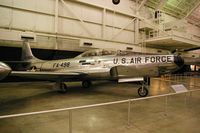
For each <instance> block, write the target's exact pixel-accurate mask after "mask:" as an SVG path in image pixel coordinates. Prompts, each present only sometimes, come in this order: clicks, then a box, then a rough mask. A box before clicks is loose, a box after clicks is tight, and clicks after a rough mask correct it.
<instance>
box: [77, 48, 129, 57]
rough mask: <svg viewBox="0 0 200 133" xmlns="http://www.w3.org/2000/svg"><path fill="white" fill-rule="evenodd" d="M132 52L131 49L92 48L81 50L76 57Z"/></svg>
mask: <svg viewBox="0 0 200 133" xmlns="http://www.w3.org/2000/svg"><path fill="white" fill-rule="evenodd" d="M130 53H132V54H133V52H131V51H122V50H108V49H93V50H89V51H86V52H83V53H82V54H80V55H79V56H77V57H76V58H82V57H93V56H109V55H128V54H130Z"/></svg>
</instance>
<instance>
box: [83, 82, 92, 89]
mask: <svg viewBox="0 0 200 133" xmlns="http://www.w3.org/2000/svg"><path fill="white" fill-rule="evenodd" d="M91 85H92V82H91V81H90V80H84V81H83V82H82V87H83V88H85V89H88V88H90V86H91Z"/></svg>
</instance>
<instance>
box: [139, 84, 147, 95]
mask: <svg viewBox="0 0 200 133" xmlns="http://www.w3.org/2000/svg"><path fill="white" fill-rule="evenodd" d="M148 94H149V91H148V89H147V88H146V87H145V86H141V87H140V88H139V89H138V95H139V96H141V97H146V96H147V95H148Z"/></svg>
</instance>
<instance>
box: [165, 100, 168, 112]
mask: <svg viewBox="0 0 200 133" xmlns="http://www.w3.org/2000/svg"><path fill="white" fill-rule="evenodd" d="M167 106H168V96H166V97H165V115H167Z"/></svg>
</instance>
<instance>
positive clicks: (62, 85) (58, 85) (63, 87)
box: [55, 82, 68, 93]
mask: <svg viewBox="0 0 200 133" xmlns="http://www.w3.org/2000/svg"><path fill="white" fill-rule="evenodd" d="M55 88H56V89H57V90H58V92H60V93H67V91H68V88H67V85H66V84H65V83H62V82H57V83H56V85H55Z"/></svg>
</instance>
